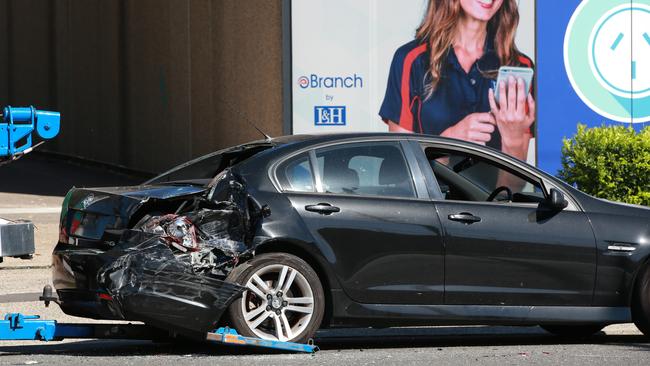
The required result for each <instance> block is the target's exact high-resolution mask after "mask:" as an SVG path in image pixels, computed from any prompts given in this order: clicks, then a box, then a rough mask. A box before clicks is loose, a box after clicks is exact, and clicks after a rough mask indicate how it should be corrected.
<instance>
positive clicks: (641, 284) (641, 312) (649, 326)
mask: <svg viewBox="0 0 650 366" xmlns="http://www.w3.org/2000/svg"><path fill="white" fill-rule="evenodd" d="M632 320H633V321H634V324H635V325H636V327H637V328H639V330H640V331H641V332H642V333H643V334H645V336H646V337H650V264H647V265H646V266H645V268H644V269H643V270H642V272H641V273H639V277H638V280H637V281H636V286H635V289H634V297H633V299H632Z"/></svg>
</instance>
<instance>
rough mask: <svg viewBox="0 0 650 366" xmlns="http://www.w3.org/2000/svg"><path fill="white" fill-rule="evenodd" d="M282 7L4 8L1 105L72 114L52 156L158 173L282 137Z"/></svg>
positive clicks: (2, 3)
mask: <svg viewBox="0 0 650 366" xmlns="http://www.w3.org/2000/svg"><path fill="white" fill-rule="evenodd" d="M281 56H282V1H281V0H0V106H4V105H7V104H11V105H30V104H33V105H35V106H37V107H38V108H41V109H48V108H49V109H53V110H58V111H60V112H61V114H62V126H61V133H60V135H59V136H58V137H57V138H56V139H55V140H54V141H51V142H48V143H47V144H46V147H45V148H46V149H49V150H52V151H56V152H60V153H64V154H69V155H73V156H78V157H83V158H88V159H91V160H96V161H101V162H106V163H110V164H116V165H122V166H126V167H129V168H132V169H136V170H142V171H149V172H158V171H161V170H164V169H166V168H168V167H170V166H172V165H174V164H177V163H179V162H182V161H186V160H188V159H190V158H192V157H195V156H198V155H201V154H204V153H206V152H209V151H214V150H216V149H219V148H222V147H226V146H229V145H233V144H237V143H241V142H245V141H249V140H253V139H259V138H260V135H259V133H258V132H257V131H255V130H254V129H253V128H252V127H250V125H249V124H248V123H246V122H245V120H246V119H247V120H250V121H253V122H254V123H255V124H256V125H258V126H259V127H260V128H261V129H262V130H264V131H265V132H267V133H268V134H270V135H281V134H282V57H281Z"/></svg>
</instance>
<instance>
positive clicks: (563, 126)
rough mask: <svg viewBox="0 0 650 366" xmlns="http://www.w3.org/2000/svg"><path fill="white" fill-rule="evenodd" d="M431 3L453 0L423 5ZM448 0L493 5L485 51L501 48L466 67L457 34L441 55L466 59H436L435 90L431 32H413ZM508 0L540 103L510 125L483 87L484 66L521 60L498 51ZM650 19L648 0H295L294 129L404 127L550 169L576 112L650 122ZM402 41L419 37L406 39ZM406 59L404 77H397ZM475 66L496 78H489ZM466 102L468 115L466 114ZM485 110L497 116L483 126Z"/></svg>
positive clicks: (594, 122)
mask: <svg viewBox="0 0 650 366" xmlns="http://www.w3.org/2000/svg"><path fill="white" fill-rule="evenodd" d="M432 4H438V5H436V6H438V7H444V6H449V8H448V9H441V8H433V10H434V11H433V12H429V10H431V8H430V6H432ZM445 4H446V5H445ZM454 4H456V5H459V6H475V7H477V8H478V9H479V11H481V9H480V8H483V9H484V10H486V11H490V10H492V13H490V15H489V16H488V17H487V18H485V21H486V22H488V23H487V24H488V36H487V37H486V41H485V48H484V51H489V50H490V47H492V48H493V49H494V50H495V52H496V53H497V56H499V57H497V58H496V59H495V60H494V62H493V63H492V64H490V62H487V63H483V64H482V63H481V62H482V61H481V60H483V59H485V55H486V54H487V52H484V53H483V54H482V55H480V58H478V59H477V60H476V62H475V64H477V65H478V66H479V69H480V71H481V72H480V74H481V75H480V76H479V77H477V78H474V77H471V76H472V66H471V62H470V63H467V61H466V60H467V59H468V57H467V55H465V56H463V50H460V51H459V50H457V49H456V48H455V47H456V46H455V45H454V46H453V51H454V52H448V55H449V57H450V59H451V61H449V62H452V63H453V62H457V63H458V64H459V65H460V66H462V69H463V70H462V71H464V72H465V74H466V75H464V76H467V78H464V76H463V73H462V72H460V71H459V73H457V75H456V76H454V75H453V73H451V72H450V71H449V70H451V69H449V70H447V69H444V67H445V66H444V65H443V66H442V69H440V68H439V69H440V70H442V71H443V72H442V74H444V75H445V77H441V78H440V80H441V81H440V83H439V84H440V85H434V87H433V89H434V92H433V93H431V85H433V84H435V83H432V82H431V75H433V74H434V73H435V68H433V66H432V65H435V62H434V61H435V60H434V58H432V57H431V51H432V49H433V47H432V45H433V46H435V44H436V43H435V39H436V38H435V37H434V36H433V35H431V34H428V33H426V32H421V33H420V36H422V37H420V38H419V41H418V40H416V38H417V37H416V33H417V31H418V29H422V28H423V27H424V26H427V24H428V25H429V26H431V24H434V25H435V24H440V22H441V19H439V17H438V18H436V14H442V13H448V12H449V9H451V8H453V6H455V5H454ZM467 4H470V5H467ZM507 6H510V7H513V6H514V11H516V13H517V15H518V17H519V23H518V25H517V26H516V29H512V31H514V32H516V33H515V34H516V37H515V40H514V45H515V46H516V49H517V50H518V51H519V52H520V54H521V55H523V56H524V58H526V59H528V61H529V62H530V64H531V66H532V68H533V69H534V71H535V76H534V84H533V85H534V86H533V88H532V90H531V95H532V97H533V98H532V99H533V100H532V101H527V102H526V106H525V107H526V110H527V111H528V110H529V109H530V108H531V107H533V109H534V110H535V111H536V114H535V115H534V116H530V117H528V118H523V117H522V118H523V120H522V121H521V123H522V125H525V126H528V125H529V127H526V128H525V129H523V128H520V129H519V131H520V132H518V134H510V135H508V134H507V131H505V130H504V129H502V128H501V124H500V123H499V122H498V121H497V120H498V119H499V118H498V116H497V115H495V113H494V110H495V109H494V108H493V106H492V105H490V102H491V100H490V99H491V96H490V92H489V90H488V89H492V88H494V87H495V86H496V85H495V84H496V83H495V82H494V79H496V74H495V73H489V72H485V69H494V68H498V66H502V65H504V64H510V65H515V66H528V64H527V63H526V62H518V61H516V60H515V61H514V62H510V63H508V62H506V63H504V62H503V61H504V58H503V57H502V56H503V55H502V53H503V50H504V49H507V48H508V47H509V46H508V44H507V37H506V38H504V37H499V35H498V34H496V33H497V32H496V31H495V30H494V29H495V28H497V27H496V24H500V25H502V26H503V27H505V28H507V25H508V23H507V22H504V21H503V19H500V20H498V21H496V20H495V19H497V18H498V17H499V16H503V13H504V12H507V11H509V12H510V13H512V12H513V9H506V10H504V9H505V7H507ZM495 7H496V8H498V10H495V9H496V8H495ZM443 10H444V11H443ZM462 11H464V13H463V14H468V12H472V11H474V10H472V9H469V8H468V9H465V8H462ZM477 14H478V13H477ZM457 16H458V15H457ZM427 17H429V18H430V19H429V20H431V21H430V22H429V23H427V19H428V18H427ZM458 17H459V18H458V19H459V21H458V22H459V23H460V20H461V17H460V16H458ZM476 17H479V18H480V14H478V15H476ZM505 18H506V19H507V17H505ZM442 21H444V19H442ZM503 27H502V28H503ZM648 27H650V0H632V1H631V0H583V1H579V0H562V1H559V0H557V1H535V0H475V1H460V0H448V1H427V0H409V1H407V2H405V1H398V0H381V1H380V0H356V1H346V0H309V1H300V0H293V1H291V50H292V52H291V67H292V75H291V91H292V110H291V120H292V132H293V133H319V132H344V131H347V132H356V131H388V130H391V131H402V130H404V129H406V130H408V131H414V132H423V133H428V134H437V135H443V136H449V137H456V138H463V139H466V140H470V141H474V142H479V143H484V144H487V145H488V146H492V147H495V148H497V149H501V150H502V151H505V152H507V153H510V154H511V155H514V156H516V157H518V158H521V159H525V160H527V161H528V162H529V163H533V164H536V165H538V166H539V167H541V168H542V169H544V170H546V171H548V172H550V173H552V174H554V173H556V172H557V171H558V169H559V168H560V164H561V146H562V140H563V138H567V137H571V136H572V135H573V134H574V133H575V131H576V128H577V125H578V124H579V123H583V124H586V125H588V126H600V125H603V124H621V123H623V124H629V125H631V126H633V127H635V128H640V127H642V126H643V125H645V124H647V123H650V122H649V121H650V69H648V68H647V67H646V65H648V64H649V62H650V28H648ZM431 29H434V30H435V31H436V32H435V36H436V37H439V38H440V37H443V38H444V36H445V31H444V30H442V31H441V30H440V29H439V28H436V27H435V26H432V28H431ZM499 29H501V28H499ZM504 39H505V40H506V41H504ZM414 40H415V41H414ZM431 40H433V41H434V42H431ZM409 42H415V43H413V44H411V46H410V48H409ZM490 42H493V43H492V44H490ZM423 43H424V44H426V45H425V46H424V49H423V50H422V52H421V54H417V50H416V48H417V47H418V45H422V44H423ZM442 43H444V42H442ZM448 43H449V42H448ZM448 43H447V44H448ZM499 47H501V49H500V50H499ZM414 53H416V54H415V55H414ZM445 55H447V54H445ZM410 56H414V57H411V58H409V57H410ZM470 56H471V55H470ZM445 57H447V56H445ZM463 57H465V62H463ZM469 59H470V60H471V57H469ZM454 60H455V61H454ZM407 61H408V62H410V63H408V62H407ZM506 61H507V60H506ZM521 61H526V60H521ZM438 62H440V61H439V60H438ZM407 63H408V65H407V66H408V67H407V68H404V67H405V64H407ZM495 63H496V64H495ZM485 65H488V66H485ZM481 66H483V67H481ZM418 67H420V68H421V69H422V70H417V68H418ZM407 69H408V70H410V73H409V74H408V75H409V76H410V79H408V78H406V81H405V78H404V75H406V74H405V73H404V70H407ZM432 70H433V71H434V73H432ZM487 74H490V75H487ZM427 78H428V79H427ZM445 78H446V79H448V80H451V81H445ZM483 78H485V79H490V78H492V81H491V83H492V84H491V85H490V84H489V83H488V81H489V80H483ZM445 83H446V84H445ZM452 83H459V84H458V85H460V86H458V87H457V88H455V89H454V88H453V87H450V86H449V85H450V84H452ZM463 83H464V84H463ZM484 83H488V84H484ZM404 85H407V87H406V89H407V90H408V91H407V92H404V89H405V87H404ZM481 85H483V86H481ZM473 90H474V91H473ZM409 93H410V94H409ZM436 93H437V94H436ZM472 93H474V94H472ZM440 94H445V95H446V96H442V97H440ZM445 98H446V99H445ZM436 103H437V104H436ZM496 107H497V109H499V105H497V106H496ZM486 113H487V114H486ZM473 114H476V116H474V117H476V118H474V121H468V118H469V117H470V116H472V115H473ZM391 122H392V123H391ZM461 122H463V123H461ZM488 122H489V123H490V124H492V125H494V126H495V127H494V128H493V127H490V126H486V124H487V123H488ZM461 125H463V126H470V125H471V126H474V127H475V128H478V129H479V130H478V131H474V130H471V129H470V128H465V129H462V130H461V131H460V132H459V131H453V129H452V127H454V126H461ZM476 126H478V127H476ZM521 131H525V132H521ZM454 132H455V133H454ZM472 134H473V135H472ZM486 134H488V135H486ZM513 136H514V138H513ZM519 137H522V138H519ZM519 140H522V141H523V140H526V141H528V142H527V147H524V146H523V145H522V143H520V142H517V144H518V145H517V146H519V147H518V148H517V149H514V150H513V149H507V148H506V147H505V146H506V145H509V144H508V143H507V142H508V141H519Z"/></svg>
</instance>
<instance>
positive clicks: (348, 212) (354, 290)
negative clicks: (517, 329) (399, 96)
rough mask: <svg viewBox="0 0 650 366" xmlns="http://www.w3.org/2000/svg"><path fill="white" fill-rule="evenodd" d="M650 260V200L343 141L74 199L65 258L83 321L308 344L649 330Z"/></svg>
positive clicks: (63, 301)
mask: <svg viewBox="0 0 650 366" xmlns="http://www.w3.org/2000/svg"><path fill="white" fill-rule="evenodd" d="M649 256H650V209H648V208H646V207H641V206H632V205H625V204H620V203H614V202H608V201H604V200H601V199H597V198H594V197H591V196H589V195H586V194H584V193H582V192H580V191H578V190H576V189H574V188H573V187H571V186H569V185H567V184H566V183H564V182H562V181H560V180H558V179H557V178H555V177H553V176H551V175H548V174H546V173H544V172H542V171H540V170H538V169H536V168H534V167H532V166H530V165H527V164H526V163H523V162H521V161H519V160H517V159H513V158H511V157H509V156H506V155H504V154H502V153H500V152H498V151H496V150H493V149H490V148H486V147H483V146H479V145H475V144H471V143H466V142H462V141H458V140H450V139H445V138H440V137H431V136H422V135H407V134H336V135H314V136H304V135H303V136H290V137H281V138H274V139H268V140H264V141H257V142H253V143H249V144H244V145H240V146H236V147H233V148H229V149H225V150H221V151H218V152H215V153H212V154H209V155H206V156H204V157H201V158H199V159H196V160H193V161H191V162H188V163H186V164H183V165H181V166H179V167H177V168H174V169H172V170H170V171H169V172H166V173H164V174H162V175H160V176H158V177H156V178H154V179H152V180H150V181H148V182H146V183H144V184H143V185H141V186H137V187H115V188H94V189H72V190H71V191H70V192H69V193H68V195H67V196H66V199H65V200H64V204H63V210H62V213H61V227H60V237H59V243H58V245H57V246H56V248H55V250H54V253H53V261H54V285H55V287H56V290H57V293H58V297H59V299H60V306H61V308H62V309H63V311H64V312H66V313H67V314H71V315H77V316H84V317H92V318H99V319H126V320H136V321H143V322H145V323H147V324H149V325H151V326H154V327H158V328H161V329H165V330H169V331H170V332H174V333H175V334H182V335H184V336H200V335H201V334H204V333H203V332H205V331H207V330H210V329H214V328H215V327H216V326H217V325H218V324H229V325H230V326H231V327H234V328H236V329H237V330H238V331H239V332H240V333H242V334H244V335H249V336H257V337H261V338H264V339H279V340H291V341H298V342H301V341H305V340H307V339H308V338H310V337H312V336H313V335H314V332H315V331H316V330H317V329H318V328H319V327H325V326H375V327H385V326H405V325H455V324H487V325H489V324H509V325H541V326H542V327H543V328H544V329H546V330H548V331H550V332H552V333H556V334H560V335H588V334H592V333H595V332H597V331H599V330H600V329H601V328H602V327H604V326H606V325H608V324H614V323H625V322H630V321H634V323H636V325H637V326H638V327H639V329H640V330H641V331H642V332H643V333H645V334H646V335H649V336H650V262H649V261H648V258H649Z"/></svg>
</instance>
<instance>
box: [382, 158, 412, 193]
mask: <svg viewBox="0 0 650 366" xmlns="http://www.w3.org/2000/svg"><path fill="white" fill-rule="evenodd" d="M408 179H409V172H408V170H407V169H406V164H405V163H404V159H403V158H402V157H401V156H399V155H394V154H392V155H389V156H387V157H386V158H384V160H383V161H382V162H381V166H380V167H379V184H380V185H382V186H385V185H398V184H401V183H404V182H405V181H407V180H408Z"/></svg>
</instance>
